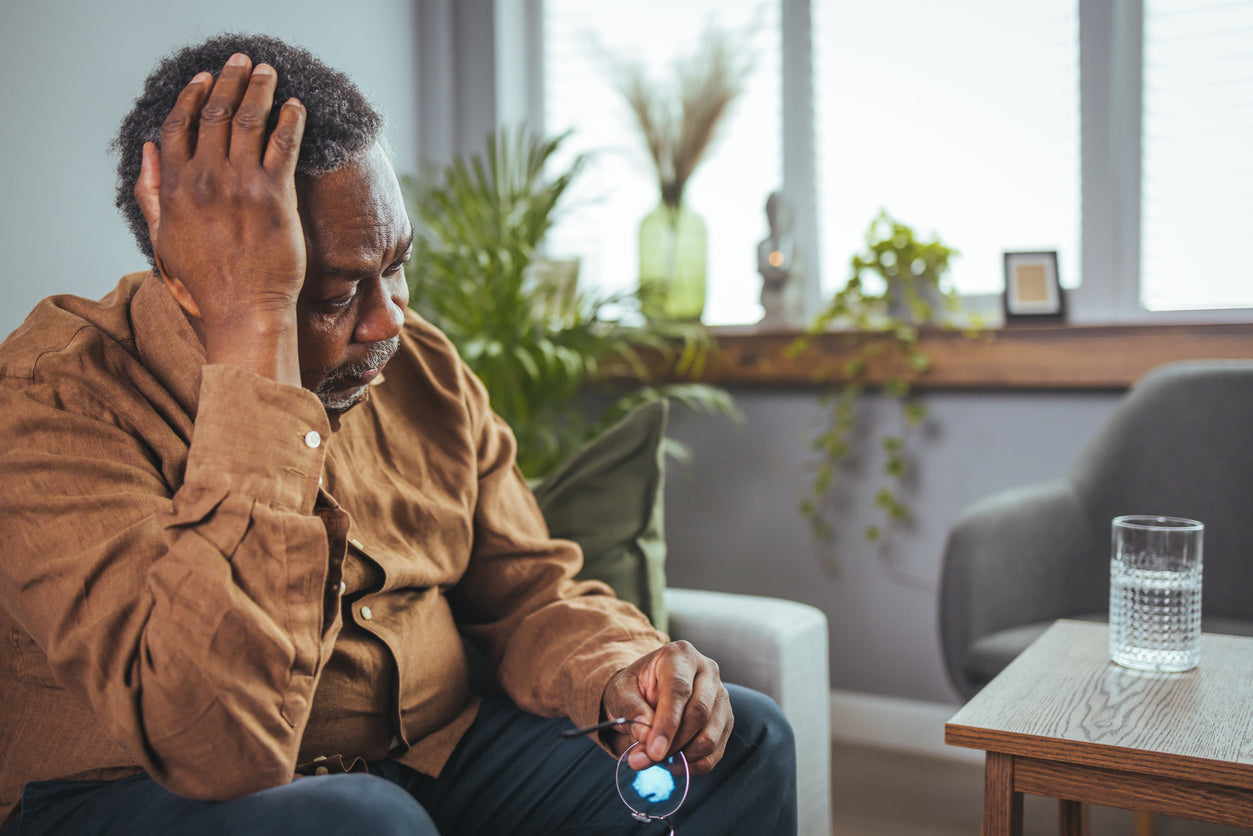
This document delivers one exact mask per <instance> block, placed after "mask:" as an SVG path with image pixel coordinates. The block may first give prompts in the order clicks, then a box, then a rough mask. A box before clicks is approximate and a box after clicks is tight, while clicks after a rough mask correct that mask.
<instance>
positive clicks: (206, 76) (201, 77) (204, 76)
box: [191, 72, 213, 84]
mask: <svg viewBox="0 0 1253 836" xmlns="http://www.w3.org/2000/svg"><path fill="white" fill-rule="evenodd" d="M212 80H213V73H205V72H200V73H196V77H195V78H193V79H192V80H191V83H192V84H200V83H201V82H203V81H212Z"/></svg>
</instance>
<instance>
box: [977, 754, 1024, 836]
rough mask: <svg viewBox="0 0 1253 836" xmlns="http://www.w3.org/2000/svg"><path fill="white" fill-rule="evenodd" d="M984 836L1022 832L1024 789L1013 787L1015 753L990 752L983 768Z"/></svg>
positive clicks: (1016, 834)
mask: <svg viewBox="0 0 1253 836" xmlns="http://www.w3.org/2000/svg"><path fill="white" fill-rule="evenodd" d="M983 836H1022V793H1020V792H1015V791H1014V757H1013V755H1003V754H1001V753H1000V752H988V755H987V759H986V761H985V765H984V772H983Z"/></svg>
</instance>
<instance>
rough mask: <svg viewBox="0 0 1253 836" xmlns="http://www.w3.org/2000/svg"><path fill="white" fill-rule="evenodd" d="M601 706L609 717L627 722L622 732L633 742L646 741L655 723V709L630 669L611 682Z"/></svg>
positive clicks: (606, 687)
mask: <svg viewBox="0 0 1253 836" xmlns="http://www.w3.org/2000/svg"><path fill="white" fill-rule="evenodd" d="M601 705H602V707H603V709H604V711H605V715H606V716H607V717H621V718H623V719H625V720H626V724H625V726H624V727H623V728H622V731H623V732H624V733H625V734H626V735H627V736H628V737H630V738H631V739H632V740H640V741H642V740H644V739H645V736H646V735H647V734H648V730H649V728H650V727H651V726H652V722H653V707H652V705H650V704H649V702H648V700H647V699H646V698H645V696H644V694H643V693H642V692H641V691H640V688H639V687H638V682H637V680H636V678H635V677H634V676H630V675H629V669H628V670H624V671H619V673H618V674H617V675H616V676H614V677H613V678H612V679H610V680H609V684H608V685H606V686H605V695H604V697H603V699H602V700H601Z"/></svg>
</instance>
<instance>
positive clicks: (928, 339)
mask: <svg viewBox="0 0 1253 836" xmlns="http://www.w3.org/2000/svg"><path fill="white" fill-rule="evenodd" d="M797 336H798V335H797V334H794V333H762V334H756V333H753V334H747V333H726V334H718V335H717V347H716V349H715V350H714V351H713V352H711V354H710V356H709V358H708V361H707V363H706V366H705V369H704V372H703V373H702V374H701V375H700V376H698V377H697V378H695V379H697V380H700V381H703V382H707V383H714V384H717V385H721V386H769V387H773V386H777V387H789V388H794V387H798V386H800V387H807V386H829V385H831V384H834V383H840V382H842V381H843V380H844V379H845V374H844V369H845V365H846V363H847V362H848V360H849V359H850V358H852V357H853V356H854V351H855V349H856V347H857V346H858V345H859V344H862V343H863V342H864V341H865V340H870V341H872V342H874V341H878V343H879V344H881V345H884V347H885V348H886V346H887V341H886V340H885V339H884V338H883V337H881V336H876V335H866V334H849V333H840V332H831V333H826V334H821V335H818V336H816V337H814V338H813V339H812V342H811V343H810V345H809V346H808V348H806V349H805V350H804V351H803V352H800V353H795V352H794V351H792V350H790V349H791V347H792V346H793V344H794V343H795V341H796V339H797ZM919 342H920V345H921V347H922V349H923V351H924V352H925V353H926V354H927V355H928V356H929V357H930V358H931V361H932V367H931V369H930V371H928V372H926V373H923V374H915V375H909V376H908V377H909V378H910V379H911V380H912V381H913V385H914V386H915V387H916V388H919V389H1095V390H1100V389H1126V388H1127V387H1129V386H1131V384H1132V383H1134V382H1135V381H1136V380H1137V379H1138V378H1139V377H1140V376H1141V375H1143V374H1144V373H1145V372H1147V371H1148V370H1149V369H1151V368H1153V367H1154V366H1158V365H1161V364H1162V363H1168V362H1172V361H1176V360H1212V359H1253V323H1210V324H1192V325H1175V324H1171V325H1111V326H1072V325H1021V326H1013V327H1007V328H1000V329H993V330H989V331H986V332H984V333H983V334H982V335H981V336H979V337H977V338H969V337H966V336H963V335H962V334H960V333H957V332H953V331H945V330H941V329H935V330H928V331H924V332H923V333H922V335H921V337H920V341H919ZM887 354H888V353H887V352H884V355H885V356H883V357H878V358H874V359H872V360H871V361H870V362H869V363H868V365H867V383H868V384H869V385H871V386H875V385H879V384H882V383H883V381H884V380H886V379H889V378H892V377H898V376H900V375H901V372H902V365H901V363H900V362H899V361H895V362H894V361H892V360H890V359H889V358H888V357H887ZM658 365H660V364H658ZM661 376H662V377H663V378H668V379H674V377H673V376H668V375H665V374H662V375H661Z"/></svg>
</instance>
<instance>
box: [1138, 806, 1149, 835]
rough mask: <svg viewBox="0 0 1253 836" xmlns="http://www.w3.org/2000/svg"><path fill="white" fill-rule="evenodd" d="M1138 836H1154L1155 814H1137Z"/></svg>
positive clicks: (1139, 812)
mask: <svg viewBox="0 0 1253 836" xmlns="http://www.w3.org/2000/svg"><path fill="white" fill-rule="evenodd" d="M1135 824H1136V836H1153V814H1152V813H1145V812H1142V811H1140V810H1137V811H1136V814H1135Z"/></svg>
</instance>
